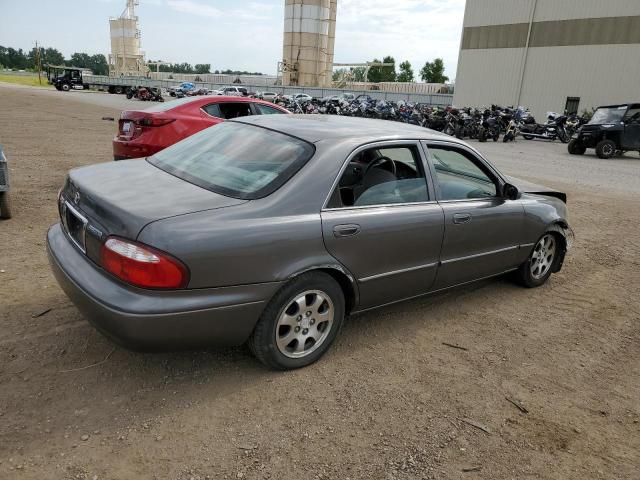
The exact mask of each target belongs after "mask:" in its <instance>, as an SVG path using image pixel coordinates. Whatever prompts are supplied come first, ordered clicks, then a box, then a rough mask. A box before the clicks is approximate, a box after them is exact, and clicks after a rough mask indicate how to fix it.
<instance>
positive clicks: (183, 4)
mask: <svg viewBox="0 0 640 480" xmlns="http://www.w3.org/2000/svg"><path fill="white" fill-rule="evenodd" d="M167 5H168V6H169V8H172V9H173V10H176V11H178V12H183V13H191V14H193V15H199V16H203V17H211V18H218V17H220V16H221V15H222V10H220V9H218V8H216V7H213V6H211V5H207V4H204V3H198V2H194V1H192V0H167Z"/></svg>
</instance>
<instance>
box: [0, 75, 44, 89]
mask: <svg viewBox="0 0 640 480" xmlns="http://www.w3.org/2000/svg"><path fill="white" fill-rule="evenodd" d="M0 82H6V83H15V84H17V85H27V86H30V87H40V86H42V87H46V88H53V86H52V85H49V84H48V83H47V77H46V76H45V75H43V76H42V85H40V83H38V76H37V75H33V76H32V75H3V74H0Z"/></svg>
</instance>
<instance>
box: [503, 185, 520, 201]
mask: <svg viewBox="0 0 640 480" xmlns="http://www.w3.org/2000/svg"><path fill="white" fill-rule="evenodd" d="M519 194H520V192H519V191H518V188H517V187H516V186H515V185H511V184H510V183H505V185H504V187H502V196H503V197H504V198H506V199H507V200H517V199H518V195H519Z"/></svg>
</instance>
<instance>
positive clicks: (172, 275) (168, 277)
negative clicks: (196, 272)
mask: <svg viewBox="0 0 640 480" xmlns="http://www.w3.org/2000/svg"><path fill="white" fill-rule="evenodd" d="M100 258H101V261H102V266H103V267H104V269H105V270H107V271H108V272H110V273H112V274H113V275H115V276H116V277H118V278H119V279H121V280H122V281H124V282H127V283H130V284H132V285H135V286H137V287H143V288H184V287H186V286H187V284H188V283H189V270H188V269H187V267H186V266H185V265H183V264H182V263H181V262H180V261H179V260H177V259H175V258H173V257H172V256H170V255H168V254H166V253H164V252H161V251H159V250H156V249H155V248H151V247H149V246H147V245H142V244H140V243H137V242H132V241H130V240H125V239H122V238H117V237H109V238H107V241H106V242H104V243H103V244H102V248H101V251H100Z"/></svg>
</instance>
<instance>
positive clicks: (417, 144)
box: [320, 139, 436, 212]
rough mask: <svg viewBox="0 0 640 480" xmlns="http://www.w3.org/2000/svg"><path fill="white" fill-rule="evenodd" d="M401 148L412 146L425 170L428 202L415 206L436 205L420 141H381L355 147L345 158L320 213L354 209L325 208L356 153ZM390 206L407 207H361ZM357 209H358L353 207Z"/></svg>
mask: <svg viewBox="0 0 640 480" xmlns="http://www.w3.org/2000/svg"><path fill="white" fill-rule="evenodd" d="M394 145H395V146H403V145H412V146H414V147H416V151H417V152H418V155H420V160H421V161H422V169H423V170H425V171H424V172H423V173H424V180H425V183H426V186H427V198H428V199H429V200H427V201H426V202H415V203H417V204H420V203H436V195H435V185H434V184H432V182H431V176H430V175H427V171H426V169H425V164H426V163H427V161H428V160H427V158H426V155H425V152H424V149H423V148H421V140H417V139H413V140H412V139H408V140H381V141H377V142H370V143H365V144H362V145H360V146H359V147H356V148H355V149H353V151H352V152H351V153H350V154H349V155H348V156H347V158H346V159H345V161H344V162H343V164H342V167H340V171H339V172H338V175H337V176H336V178H334V179H333V182H332V183H331V188H330V189H329V191H328V192H327V196H326V197H325V199H324V202H323V203H322V208H321V209H320V211H321V212H324V211H330V210H341V211H342V210H347V209H350V208H354V207H337V208H327V203H329V199H330V198H331V195H332V194H333V191H334V190H335V189H336V187H337V186H338V184H339V182H340V179H341V178H342V174H343V173H344V171H345V170H346V168H347V166H348V165H349V162H351V159H353V157H355V156H356V155H357V154H358V153H360V152H361V151H363V150H367V149H369V148H376V147H393V146H394ZM392 205H407V204H399V203H390V204H385V205H362V206H363V207H367V208H372V207H373V208H377V207H381V206H392ZM355 208H358V207H355Z"/></svg>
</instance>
